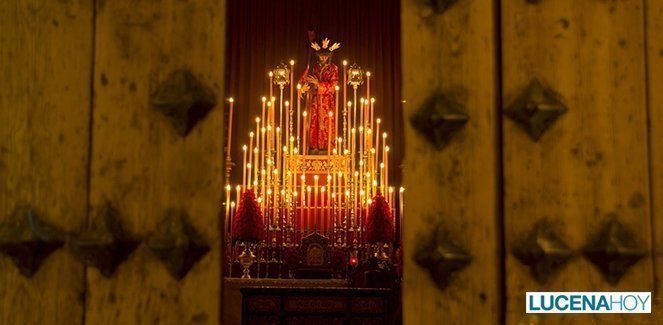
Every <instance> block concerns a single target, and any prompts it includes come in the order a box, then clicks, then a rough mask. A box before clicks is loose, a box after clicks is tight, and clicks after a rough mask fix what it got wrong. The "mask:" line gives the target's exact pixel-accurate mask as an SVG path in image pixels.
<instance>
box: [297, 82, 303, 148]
mask: <svg viewBox="0 0 663 325" xmlns="http://www.w3.org/2000/svg"><path fill="white" fill-rule="evenodd" d="M301 99H302V85H300V84H297V146H298V147H299V145H300V141H301V140H300V139H301V137H300V129H301V128H302V124H301V119H300V116H301V115H300V109H299V104H300V102H301Z"/></svg>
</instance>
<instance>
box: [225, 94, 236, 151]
mask: <svg viewBox="0 0 663 325" xmlns="http://www.w3.org/2000/svg"><path fill="white" fill-rule="evenodd" d="M228 102H230V112H229V113H228V114H229V117H228V144H227V145H226V156H227V157H230V144H231V143H232V140H231V139H232V135H233V105H234V103H235V100H234V99H233V98H232V97H230V98H228Z"/></svg>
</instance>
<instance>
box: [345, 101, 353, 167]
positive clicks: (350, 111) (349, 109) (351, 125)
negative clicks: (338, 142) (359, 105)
mask: <svg viewBox="0 0 663 325" xmlns="http://www.w3.org/2000/svg"><path fill="white" fill-rule="evenodd" d="M346 109H347V111H348V112H347V113H348V114H349V113H352V102H348V104H347V105H346ZM353 116H354V115H353ZM352 122H353V119H352V118H348V124H349V125H348V130H347V131H348V134H347V135H346V136H347V139H348V140H353V141H354V139H353V138H352V137H351V135H350V130H352V129H353V128H354V127H355V126H354V124H353V123H352ZM352 144H353V142H352V141H350V142H349V143H348V144H347V148H348V150H350V153H351V154H353V155H354V153H353V152H352Z"/></svg>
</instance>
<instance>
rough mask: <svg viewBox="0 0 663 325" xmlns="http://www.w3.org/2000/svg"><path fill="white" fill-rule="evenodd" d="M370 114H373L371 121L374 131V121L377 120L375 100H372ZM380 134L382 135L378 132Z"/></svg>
mask: <svg viewBox="0 0 663 325" xmlns="http://www.w3.org/2000/svg"><path fill="white" fill-rule="evenodd" d="M370 112H371V114H370V116H371V117H370V119H369V120H370V121H371V125H370V128H371V130H372V129H373V120H375V98H371V108H370ZM378 133H380V132H378Z"/></svg>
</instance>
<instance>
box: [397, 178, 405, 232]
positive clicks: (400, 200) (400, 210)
mask: <svg viewBox="0 0 663 325" xmlns="http://www.w3.org/2000/svg"><path fill="white" fill-rule="evenodd" d="M403 192H405V187H402V186H401V188H400V189H399V190H398V218H399V221H400V222H399V223H398V225H399V228H400V229H403ZM399 233H400V234H402V233H403V231H402V230H401V231H400V232H399Z"/></svg>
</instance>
